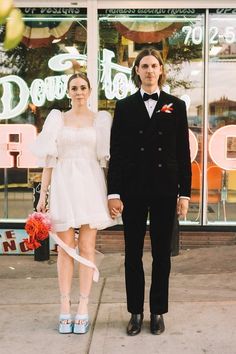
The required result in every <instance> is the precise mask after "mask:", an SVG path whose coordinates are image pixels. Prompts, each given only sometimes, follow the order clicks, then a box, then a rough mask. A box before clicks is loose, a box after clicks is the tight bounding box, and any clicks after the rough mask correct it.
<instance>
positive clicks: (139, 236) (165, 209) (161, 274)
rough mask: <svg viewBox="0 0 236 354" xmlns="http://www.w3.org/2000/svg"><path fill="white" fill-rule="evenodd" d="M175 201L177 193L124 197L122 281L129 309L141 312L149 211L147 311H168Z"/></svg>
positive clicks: (160, 312) (134, 312) (159, 312)
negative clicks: (150, 264)
mask: <svg viewBox="0 0 236 354" xmlns="http://www.w3.org/2000/svg"><path fill="white" fill-rule="evenodd" d="M176 201H177V196H170V197H164V196H160V197H158V198H154V199H152V198H141V199H138V198H126V199H125V200H123V202H124V210H123V213H122V218H123V223H124V237H125V282H126V295H127V308H128V311H129V312H130V313H133V314H137V313H142V312H143V306H144V290H145V276H144V270H143V262H142V256H143V244H144V237H145V233H146V222H147V217H148V213H149V217H150V237H151V247H152V279H151V288H150V299H149V301H150V312H151V313H153V314H163V313H166V312H168V290H169V274H170V269H171V261H170V255H171V237H172V230H173V223H174V217H175V213H176Z"/></svg>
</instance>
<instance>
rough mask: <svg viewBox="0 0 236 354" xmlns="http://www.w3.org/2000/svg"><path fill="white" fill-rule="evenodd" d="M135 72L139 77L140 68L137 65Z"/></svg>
mask: <svg viewBox="0 0 236 354" xmlns="http://www.w3.org/2000/svg"><path fill="white" fill-rule="evenodd" d="M135 72H136V74H137V75H139V72H138V66H137V65H135Z"/></svg>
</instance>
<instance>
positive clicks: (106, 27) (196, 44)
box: [99, 9, 204, 222]
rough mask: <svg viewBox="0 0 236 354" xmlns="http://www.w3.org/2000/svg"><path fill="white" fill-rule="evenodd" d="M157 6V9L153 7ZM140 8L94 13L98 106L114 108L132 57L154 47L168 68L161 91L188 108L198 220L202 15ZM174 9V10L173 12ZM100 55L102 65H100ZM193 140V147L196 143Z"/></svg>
mask: <svg viewBox="0 0 236 354" xmlns="http://www.w3.org/2000/svg"><path fill="white" fill-rule="evenodd" d="M155 10H156V11H155ZM155 10H153V11H150V12H148V10H147V11H146V13H144V12H145V10H143V14H142V15H140V12H139V10H132V14H129V15H128V16H125V10H124V14H123V15H121V14H120V10H112V14H110V13H109V10H105V12H104V11H102V10H101V11H100V12H99V35H100V37H99V41H100V64H101V65H100V86H99V109H106V110H109V111H110V112H111V113H113V110H114V107H115V102H116V100H117V99H120V98H123V97H126V96H127V95H129V94H131V93H133V90H134V88H133V87H132V85H131V83H130V71H131V68H132V65H133V62H134V59H135V57H136V56H137V54H138V53H139V51H140V50H142V49H144V48H146V47H154V48H156V49H158V50H159V51H160V52H161V53H162V56H163V59H164V61H165V63H166V67H167V72H168V74H167V82H166V85H165V87H164V90H166V91H168V92H170V93H171V94H173V95H176V96H178V97H180V98H182V99H183V100H184V101H185V102H186V106H187V109H188V120H189V127H190V129H191V131H192V133H193V135H194V137H195V139H192V140H193V143H194V149H196V154H194V160H195V161H193V163H194V166H195V165H197V167H198V170H197V169H195V168H194V171H196V173H197V174H198V175H196V176H195V175H194V176H193V180H194V186H196V191H194V193H195V198H194V201H193V202H192V203H191V204H190V210H189V213H188V221H197V222H200V217H199V216H200V202H201V173H202V121H203V120H202V116H203V112H202V109H200V108H199V107H202V102H203V33H204V31H203V18H204V16H203V14H202V13H201V12H197V11H196V10H193V12H192V13H194V15H189V14H185V15H181V14H180V12H179V14H178V13H177V14H175V15H171V14H170V12H169V11H168V10H162V15H159V14H158V10H157V9H155ZM177 12H178V11H177ZM104 56H105V58H108V57H109V60H108V59H106V65H104ZM195 141H196V142H197V147H195Z"/></svg>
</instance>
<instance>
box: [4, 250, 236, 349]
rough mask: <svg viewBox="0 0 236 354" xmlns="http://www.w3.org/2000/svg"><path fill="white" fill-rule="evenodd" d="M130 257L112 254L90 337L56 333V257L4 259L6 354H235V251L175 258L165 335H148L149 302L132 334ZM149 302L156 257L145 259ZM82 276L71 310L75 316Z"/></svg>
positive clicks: (96, 292) (93, 306) (93, 305)
mask: <svg viewBox="0 0 236 354" xmlns="http://www.w3.org/2000/svg"><path fill="white" fill-rule="evenodd" d="M123 262H124V255H123V254H106V255H105V257H104V260H103V261H102V264H101V266H100V270H101V277H100V280H99V283H98V284H95V283H94V285H93V290H92V295H91V301H90V310H91V311H90V317H91V321H92V326H91V329H90V331H89V333H87V334H86V335H74V334H70V335H60V334H58V332H57V318H58V308H59V295H58V294H59V293H58V286H57V275H56V257H55V256H51V259H50V261H45V262H35V261H34V260H33V257H32V256H0V278H1V286H0V295H1V296H0V312H1V321H0V323H1V332H0V352H1V353H4V354H13V353H14V354H15V353H17V354H49V353H50V354H54V353H55V354H123V353H129V354H133V353H135V354H146V353H147V354H200V353H207V354H208V353H209V354H235V353H236V335H235V324H236V246H221V247H216V248H204V249H193V250H188V251H187V250H186V251H181V254H180V255H179V256H177V257H173V258H172V273H171V278H170V308H169V313H168V314H166V315H165V317H164V318H165V324H166V331H165V332H164V333H163V334H162V335H160V336H154V335H151V334H150V333H149V321H148V320H149V309H148V303H147V302H146V303H145V319H144V324H143V328H142V332H141V333H140V334H139V335H138V336H135V337H128V336H127V335H126V332H125V329H126V325H127V322H128V320H129V314H128V313H127V311H126V299H125V287H124V268H123ZM144 265H145V269H146V275H147V276H146V288H147V292H146V301H147V300H148V288H149V284H150V269H151V258H150V254H149V253H145V254H144ZM77 281H78V274H77V273H76V275H75V278H74V281H73V291H72V303H73V306H72V309H73V311H75V309H76V302H77V300H78V294H77V293H76V291H75V290H76V289H75V288H76V282H77Z"/></svg>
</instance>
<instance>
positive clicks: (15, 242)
mask: <svg viewBox="0 0 236 354" xmlns="http://www.w3.org/2000/svg"><path fill="white" fill-rule="evenodd" d="M24 238H27V234H26V232H25V230H21V229H19V230H18V229H16V230H14V229H0V254H5V255H6V254H20V253H23V254H26V253H27V254H33V253H34V251H32V250H29V249H28V247H27V246H26V244H25V242H24V241H23V239H24ZM50 252H51V253H55V252H57V248H56V244H55V242H54V240H53V239H52V238H50ZM13 270H14V268H13Z"/></svg>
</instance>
